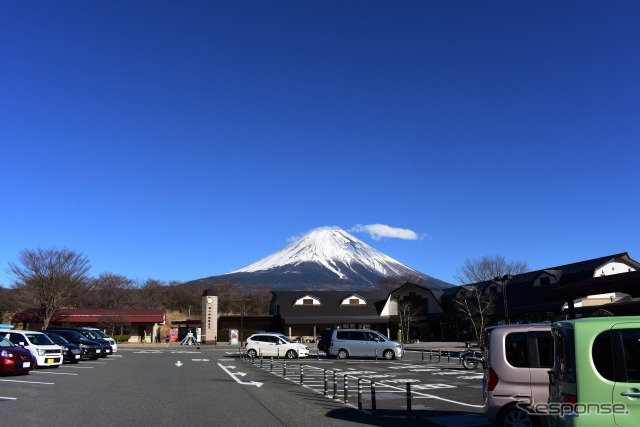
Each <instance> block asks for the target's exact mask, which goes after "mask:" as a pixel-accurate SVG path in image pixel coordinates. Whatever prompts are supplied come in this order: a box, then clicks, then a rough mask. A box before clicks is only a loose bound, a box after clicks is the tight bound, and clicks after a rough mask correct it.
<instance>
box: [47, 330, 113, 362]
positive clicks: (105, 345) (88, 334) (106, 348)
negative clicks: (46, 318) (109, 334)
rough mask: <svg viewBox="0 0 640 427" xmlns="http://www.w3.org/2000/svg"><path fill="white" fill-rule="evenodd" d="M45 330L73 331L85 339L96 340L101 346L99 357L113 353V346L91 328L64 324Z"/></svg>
mask: <svg viewBox="0 0 640 427" xmlns="http://www.w3.org/2000/svg"><path fill="white" fill-rule="evenodd" d="M47 330H56V331H74V332H77V333H79V334H80V335H82V336H84V337H85V338H86V339H88V340H90V341H94V342H97V343H98V344H100V346H101V347H102V351H101V352H100V353H99V355H100V357H107V356H108V355H110V354H111V353H113V348H112V347H111V344H110V343H109V341H107V340H105V339H104V338H102V337H101V336H100V335H98V334H96V333H95V332H93V331H92V330H91V329H85V328H73V327H66V326H53V327H50V328H47ZM56 333H57V332H56Z"/></svg>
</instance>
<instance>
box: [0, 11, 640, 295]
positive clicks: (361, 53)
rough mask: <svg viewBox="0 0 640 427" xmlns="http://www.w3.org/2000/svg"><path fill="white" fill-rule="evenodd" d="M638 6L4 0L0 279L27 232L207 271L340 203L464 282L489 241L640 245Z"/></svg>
mask: <svg viewBox="0 0 640 427" xmlns="http://www.w3.org/2000/svg"><path fill="white" fill-rule="evenodd" d="M639 22H640V3H639V2H637V1H635V0H631V1H614V2H605V1H564V2H557V1H540V0H537V1H439V2H435V1H401V2H388V1H385V2H380V1H348V2H345V1H322V2H300V1H237V2H236V1H234V2H228V1H224V2H218V1H190V2H173V1H110V2H103V1H84V0H83V1H56V2H45V1H38V2H31V1H21V2H16V1H7V0H0V58H1V59H0V61H1V66H0V144H1V147H2V150H1V154H0V158H1V159H2V164H1V167H0V204H1V205H0V207H1V208H0V236H1V237H0V239H1V240H0V242H1V243H0V269H1V270H0V285H2V286H9V285H10V284H11V278H10V276H9V275H8V274H7V264H8V263H9V262H15V261H17V260H18V254H19V251H20V250H22V249H36V248H38V247H41V248H49V247H57V248H66V249H71V250H74V251H77V252H80V253H82V254H84V255H85V256H87V258H89V260H90V261H91V265H92V269H91V274H92V275H94V276H97V275H99V274H101V273H104V272H110V273H116V274H123V275H126V276H128V277H130V278H132V279H137V280H145V279H148V278H153V279H158V280H165V281H169V280H179V281H186V280H191V279H196V278H201V277H206V276H210V275H218V274H222V273H225V272H229V271H231V270H234V269H238V268H241V267H243V266H245V265H247V264H249V263H251V262H253V261H256V260H258V259H259V258H262V257H264V256H267V255H269V254H271V253H273V252H275V251H277V250H279V249H281V248H282V247H284V246H285V245H286V244H287V243H288V239H289V238H290V237H291V236H299V235H302V234H304V233H305V232H308V231H310V230H312V229H314V228H317V227H323V226H339V227H341V228H343V229H345V230H359V231H353V234H354V235H356V236H357V237H359V238H360V239H362V240H363V241H365V242H367V243H369V244H371V245H372V246H374V247H375V248H376V249H378V250H381V251H382V252H384V253H386V254H387V255H389V256H391V257H393V258H395V259H397V260H398V261H400V262H402V263H404V264H406V265H408V266H410V267H413V268H415V269H418V270H420V271H422V272H424V273H426V274H429V275H431V276H434V277H437V278H439V279H442V280H445V281H450V282H454V278H453V276H454V275H455V274H456V271H457V270H458V269H459V267H460V266H461V265H462V264H463V263H464V261H465V260H466V259H477V258H479V257H481V256H483V255H493V254H501V255H504V256H505V257H506V258H507V259H508V260H513V261H526V262H528V263H529V265H530V267H531V268H532V269H539V268H545V267H551V266H555V265H560V264H564V263H570V262H576V261H581V260H584V259H590V258H595V257H600V256H604V255H608V254H613V253H618V252H629V254H630V256H631V257H632V258H634V259H636V260H640V241H639V234H640V231H638V227H637V224H636V220H635V218H636V215H637V214H638V210H639V209H638V207H639V204H638V197H636V196H634V195H633V193H634V191H635V189H636V188H637V185H638V178H639V175H640V172H639V171H640V168H639V167H638V157H639V156H640V144H639V142H640V120H639V116H640V114H639V113H640V83H639V78H638V76H640V25H638V23H639ZM374 224H380V225H385V226H387V227H388V228H387V230H388V231H387V233H388V234H390V235H394V234H396V235H397V234H398V233H394V231H397V230H396V229H400V230H404V232H403V233H399V235H400V237H402V238H398V237H382V238H381V236H380V235H377V236H376V235H371V234H369V233H367V230H369V229H371V228H370V227H367V226H371V225H374ZM383 234H384V233H383ZM374 237H376V238H375V239H374Z"/></svg>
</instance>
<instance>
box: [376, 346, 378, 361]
mask: <svg viewBox="0 0 640 427" xmlns="http://www.w3.org/2000/svg"><path fill="white" fill-rule="evenodd" d="M376 360H378V349H377V348H376Z"/></svg>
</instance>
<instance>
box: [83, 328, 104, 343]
mask: <svg viewBox="0 0 640 427" xmlns="http://www.w3.org/2000/svg"><path fill="white" fill-rule="evenodd" d="M82 335H84V336H85V337H87V338H89V339H90V340H100V339H102V337H101V336H100V335H98V334H96V333H94V332H93V331H91V330H89V329H85V330H84V331H82Z"/></svg>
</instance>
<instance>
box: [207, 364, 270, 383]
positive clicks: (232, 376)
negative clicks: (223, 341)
mask: <svg viewBox="0 0 640 427" xmlns="http://www.w3.org/2000/svg"><path fill="white" fill-rule="evenodd" d="M218 366H220V368H222V370H223V371H225V372H226V373H227V374H229V376H230V377H231V378H233V379H234V380H236V382H237V383H238V384H245V385H254V386H256V387H260V386H261V385H262V383H261V382H257V381H240V379H239V378H238V377H236V375H242V376H244V375H247V374H245V373H244V372H236V373H235V374H234V373H233V372H231V371H229V370H228V369H227V368H226V367H225V366H223V365H222V364H220V363H218ZM232 369H233V368H232Z"/></svg>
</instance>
